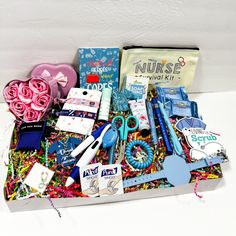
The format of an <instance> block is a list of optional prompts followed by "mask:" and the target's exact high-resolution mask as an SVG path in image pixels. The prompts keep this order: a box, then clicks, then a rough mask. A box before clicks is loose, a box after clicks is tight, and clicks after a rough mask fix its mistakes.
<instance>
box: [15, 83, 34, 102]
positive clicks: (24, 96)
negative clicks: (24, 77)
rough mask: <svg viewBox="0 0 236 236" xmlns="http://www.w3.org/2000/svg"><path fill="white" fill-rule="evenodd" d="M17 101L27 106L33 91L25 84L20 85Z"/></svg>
mask: <svg viewBox="0 0 236 236" xmlns="http://www.w3.org/2000/svg"><path fill="white" fill-rule="evenodd" d="M18 96H19V99H20V100H21V101H22V102H24V103H25V104H29V103H31V101H32V98H33V91H32V90H31V89H30V87H29V85H28V84H27V83H24V82H22V83H20V85H19V90H18Z"/></svg>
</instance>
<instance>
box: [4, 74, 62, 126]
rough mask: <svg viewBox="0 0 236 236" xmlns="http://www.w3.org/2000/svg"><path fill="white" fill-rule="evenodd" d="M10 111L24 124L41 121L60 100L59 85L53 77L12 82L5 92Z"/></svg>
mask: <svg viewBox="0 0 236 236" xmlns="http://www.w3.org/2000/svg"><path fill="white" fill-rule="evenodd" d="M3 96H4V98H5V101H6V102H7V104H8V105H9V110H10V111H11V112H12V113H13V114H14V115H15V116H16V118H17V119H18V118H19V119H20V120H23V121H24V122H35V121H39V120H40V119H41V118H43V117H44V115H45V114H46V113H47V112H48V111H49V109H50V108H51V105H52V103H53V101H54V99H55V98H59V91H58V83H57V82H56V81H55V79H53V78H52V77H47V78H40V77H32V78H25V79H22V80H12V81H10V82H9V83H8V84H6V86H5V88H4V90H3Z"/></svg>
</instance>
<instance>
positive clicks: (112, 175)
mask: <svg viewBox="0 0 236 236" xmlns="http://www.w3.org/2000/svg"><path fill="white" fill-rule="evenodd" d="M123 193H124V189H123V181H122V172H121V165H119V164H112V165H102V166H101V167H100V168H99V194H100V196H110V195H117V194H123Z"/></svg>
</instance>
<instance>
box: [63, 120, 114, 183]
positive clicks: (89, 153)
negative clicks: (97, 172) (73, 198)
mask: <svg viewBox="0 0 236 236" xmlns="http://www.w3.org/2000/svg"><path fill="white" fill-rule="evenodd" d="M104 125H105V127H103V128H102V126H101V127H100V128H99V129H101V128H102V132H101V130H100V136H99V135H98V134H96V135H94V133H93V134H92V135H91V136H89V137H88V138H87V139H89V141H90V142H91V140H92V139H91V138H90V137H93V138H94V139H95V137H94V136H98V138H97V139H96V140H95V141H93V142H92V144H91V145H90V146H89V148H88V149H87V150H86V151H85V152H84V154H83V155H82V156H81V158H80V159H79V160H78V162H77V163H76V166H74V167H73V169H72V171H71V173H70V176H69V177H68V179H67V181H66V187H69V186H70V185H72V184H73V183H74V182H75V180H77V179H79V170H80V167H82V166H85V165H87V164H89V162H90V161H91V160H92V159H93V158H94V157H95V155H96V153H97V151H98V149H99V147H100V146H101V144H102V139H103V136H104V135H105V133H106V132H107V131H108V130H109V129H110V127H111V124H110V123H105V124H104ZM96 131H97V130H96ZM96 131H95V132H96ZM87 139H86V140H87ZM86 140H85V141H86ZM89 141H86V145H87V146H88V145H89V144H88V143H89ZM80 145H81V144H80ZM86 145H83V146H82V147H85V146H86ZM87 146H86V147H87ZM86 147H85V148H86ZM77 148H78V149H77ZM77 148H76V149H77V151H76V149H75V150H74V151H73V152H74V154H73V155H75V154H77V153H80V152H81V151H80V150H82V151H83V150H84V149H85V148H83V149H82V148H80V147H79V146H78V147H77ZM79 151H80V152H79ZM73 152H72V153H73ZM72 153H71V154H72Z"/></svg>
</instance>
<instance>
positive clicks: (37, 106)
mask: <svg viewBox="0 0 236 236" xmlns="http://www.w3.org/2000/svg"><path fill="white" fill-rule="evenodd" d="M49 102H50V96H49V95H48V94H46V93H43V94H41V93H40V94H34V96H33V100H32V103H31V108H32V109H34V110H37V111H45V110H46V109H47V107H48V104H49Z"/></svg>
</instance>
